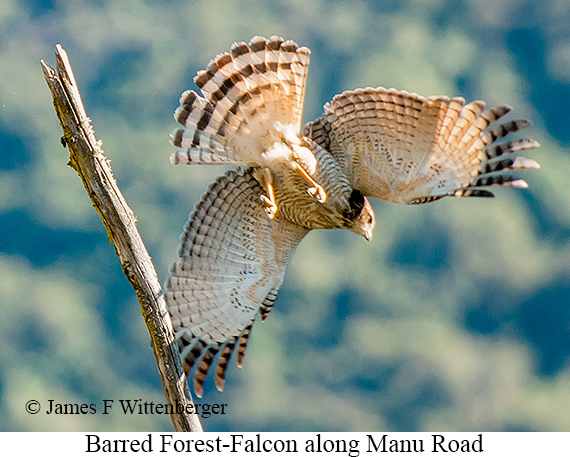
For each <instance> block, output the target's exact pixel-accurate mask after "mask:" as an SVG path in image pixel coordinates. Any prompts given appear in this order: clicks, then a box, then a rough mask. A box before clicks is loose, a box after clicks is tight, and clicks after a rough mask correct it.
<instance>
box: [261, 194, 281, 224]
mask: <svg viewBox="0 0 570 457" xmlns="http://www.w3.org/2000/svg"><path fill="white" fill-rule="evenodd" d="M259 199H260V200H261V201H262V202H263V203H264V204H265V208H264V209H265V214H267V217H268V218H269V219H272V220H273V219H274V218H275V215H276V214H277V209H278V208H277V205H276V204H275V202H274V201H272V200H271V199H269V198H267V197H266V196H265V195H261V196H260V197H259Z"/></svg>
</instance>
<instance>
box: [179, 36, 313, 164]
mask: <svg viewBox="0 0 570 457" xmlns="http://www.w3.org/2000/svg"><path fill="white" fill-rule="evenodd" d="M309 54H310V51H309V50H308V49H307V48H305V47H299V46H297V44H296V43H294V42H293V41H291V40H288V41H284V40H283V39H282V38H280V37H277V36H273V37H271V38H269V39H265V38H262V37H254V38H252V39H251V41H250V42H249V45H248V44H246V43H243V42H240V43H234V44H233V46H232V48H231V50H230V52H229V53H224V54H220V55H218V56H217V57H216V58H215V59H214V60H212V61H211V62H210V64H209V65H208V68H207V69H206V70H203V71H200V72H198V74H197V76H196V78H195V79H194V82H195V83H196V86H198V88H199V89H200V92H201V95H200V94H199V93H197V92H195V91H192V90H190V91H186V92H184V94H182V97H181V99H180V107H179V108H178V109H177V110H176V112H175V114H174V117H175V119H176V120H177V121H178V122H179V123H180V124H181V125H182V126H183V127H182V128H178V129H176V130H175V131H174V132H172V135H171V137H172V142H173V144H174V145H175V146H176V147H178V148H180V149H179V150H177V151H176V152H174V153H173V154H172V157H171V161H172V163H174V164H178V163H209V164H211V163H234V164H251V165H256V164H259V162H260V156H261V154H262V153H263V152H265V151H266V150H267V149H269V148H270V147H271V146H272V144H273V143H274V142H275V141H279V140H280V139H281V138H279V135H280V133H279V132H277V131H275V123H276V122H278V123H280V124H282V125H288V124H291V125H292V126H293V127H294V129H295V131H296V132H298V131H299V129H300V125H301V118H302V111H303V102H304V91H305V81H306V76H307V70H308V65H309ZM268 132H269V134H268Z"/></svg>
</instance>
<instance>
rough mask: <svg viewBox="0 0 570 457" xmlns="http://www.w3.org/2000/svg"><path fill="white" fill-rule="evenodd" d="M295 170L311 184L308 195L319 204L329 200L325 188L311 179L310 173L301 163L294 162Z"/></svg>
mask: <svg viewBox="0 0 570 457" xmlns="http://www.w3.org/2000/svg"><path fill="white" fill-rule="evenodd" d="M293 168H295V169H296V170H297V171H298V172H299V173H301V176H303V178H305V179H306V180H307V181H309V183H310V184H311V187H309V188H308V189H307V193H308V194H309V195H310V196H311V197H313V198H314V199H315V200H317V201H318V202H319V203H324V202H325V201H326V200H327V193H326V192H325V190H324V189H323V186H321V185H319V184H317V182H316V181H315V180H314V179H313V178H312V177H311V175H310V174H309V173H307V171H306V170H305V169H304V168H303V167H302V166H301V165H300V164H299V162H296V161H293Z"/></svg>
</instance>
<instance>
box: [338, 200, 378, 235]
mask: <svg viewBox="0 0 570 457" xmlns="http://www.w3.org/2000/svg"><path fill="white" fill-rule="evenodd" d="M348 205H349V209H348V210H347V211H345V212H344V214H343V216H344V220H345V222H346V228H347V229H349V230H351V231H352V232H354V233H358V234H359V235H362V236H363V237H364V238H366V240H367V241H370V240H371V239H372V232H374V226H375V225H376V215H375V214H374V210H373V209H372V205H371V204H370V202H369V201H368V199H367V198H366V197H365V196H364V195H362V193H361V192H360V191H358V190H356V189H353V191H352V192H351V194H350V197H349V199H348Z"/></svg>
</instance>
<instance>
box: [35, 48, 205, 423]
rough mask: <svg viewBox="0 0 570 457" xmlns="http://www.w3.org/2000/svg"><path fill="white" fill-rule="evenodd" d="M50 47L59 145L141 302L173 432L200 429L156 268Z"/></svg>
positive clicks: (67, 73) (59, 57)
mask: <svg viewBox="0 0 570 457" xmlns="http://www.w3.org/2000/svg"><path fill="white" fill-rule="evenodd" d="M56 48H57V52H56V54H55V56H56V68H57V72H56V70H54V69H53V68H51V67H50V66H49V65H48V64H46V63H45V62H44V61H43V60H42V62H41V65H42V69H43V72H44V77H45V80H46V82H47V84H48V86H49V88H50V90H51V93H52V96H53V103H54V107H55V111H56V113H57V117H58V118H59V122H60V124H61V127H62V128H63V137H62V143H63V144H64V145H67V146H68V147H69V152H70V162H69V165H70V166H71V167H73V169H74V170H75V171H77V173H78V174H79V176H80V177H81V180H82V181H83V184H84V186H85V189H86V190H87V193H88V194H89V197H90V198H91V201H92V202H93V206H94V207H95V209H96V210H97V212H98V213H99V215H100V216H101V220H102V221H103V224H104V225H105V228H106V229H107V235H108V237H109V240H110V241H111V243H113V244H114V246H115V252H116V253H117V255H118V256H119V259H120V261H121V266H122V268H123V272H124V273H125V275H126V276H127V278H128V280H129V282H130V283H131V285H132V286H133V289H134V290H135V293H136V295H137V297H138V299H139V302H140V304H141V308H142V314H143V317H144V320H145V322H146V325H147V327H148V331H149V333H150V337H151V341H152V348H153V351H154V356H155V357H156V362H157V364H158V371H159V372H160V376H161V378H162V385H163V387H164V393H165V395H166V399H167V401H168V403H169V404H170V405H173V407H174V408H176V406H177V405H181V408H180V409H179V411H173V413H172V414H171V419H172V423H173V424H174V428H175V429H176V430H177V431H190V432H198V431H203V429H202V424H201V423H200V419H199V418H198V416H197V415H196V414H195V413H194V411H195V409H194V403H193V401H192V397H191V394H190V390H189V388H188V385H187V383H186V376H185V374H184V371H183V369H182V365H181V362H180V356H179V352H178V348H177V346H176V343H175V342H174V331H173V328H172V322H171V320H170V315H169V314H168V311H167V309H166V302H165V300H164V296H163V294H162V290H161V286H160V282H159V280H158V276H157V274H156V270H155V268H154V265H153V263H152V261H151V259H150V256H149V255H148V252H147V250H146V248H145V246H144V244H143V241H142V238H141V236H140V234H139V232H138V230H137V228H136V218H135V216H134V214H133V212H132V210H131V209H130V208H129V206H128V205H127V202H126V201H125V199H124V197H123V195H122V194H121V192H120V190H119V187H118V186H117V182H116V181H115V178H114V177H113V173H112V170H111V166H110V164H109V161H108V160H107V158H106V157H105V155H104V152H103V149H102V148H101V143H100V142H99V141H97V139H96V138H95V133H94V131H93V128H92V126H91V121H90V119H89V118H88V117H87V113H86V112H85V108H84V106H83V102H82V100H81V95H80V93H79V89H78V87H77V83H76V81H75V77H74V75H73V71H72V69H71V64H70V62H69V59H68V57H67V53H66V52H65V50H64V49H63V48H62V47H61V46H60V45H57V47H56Z"/></svg>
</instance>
